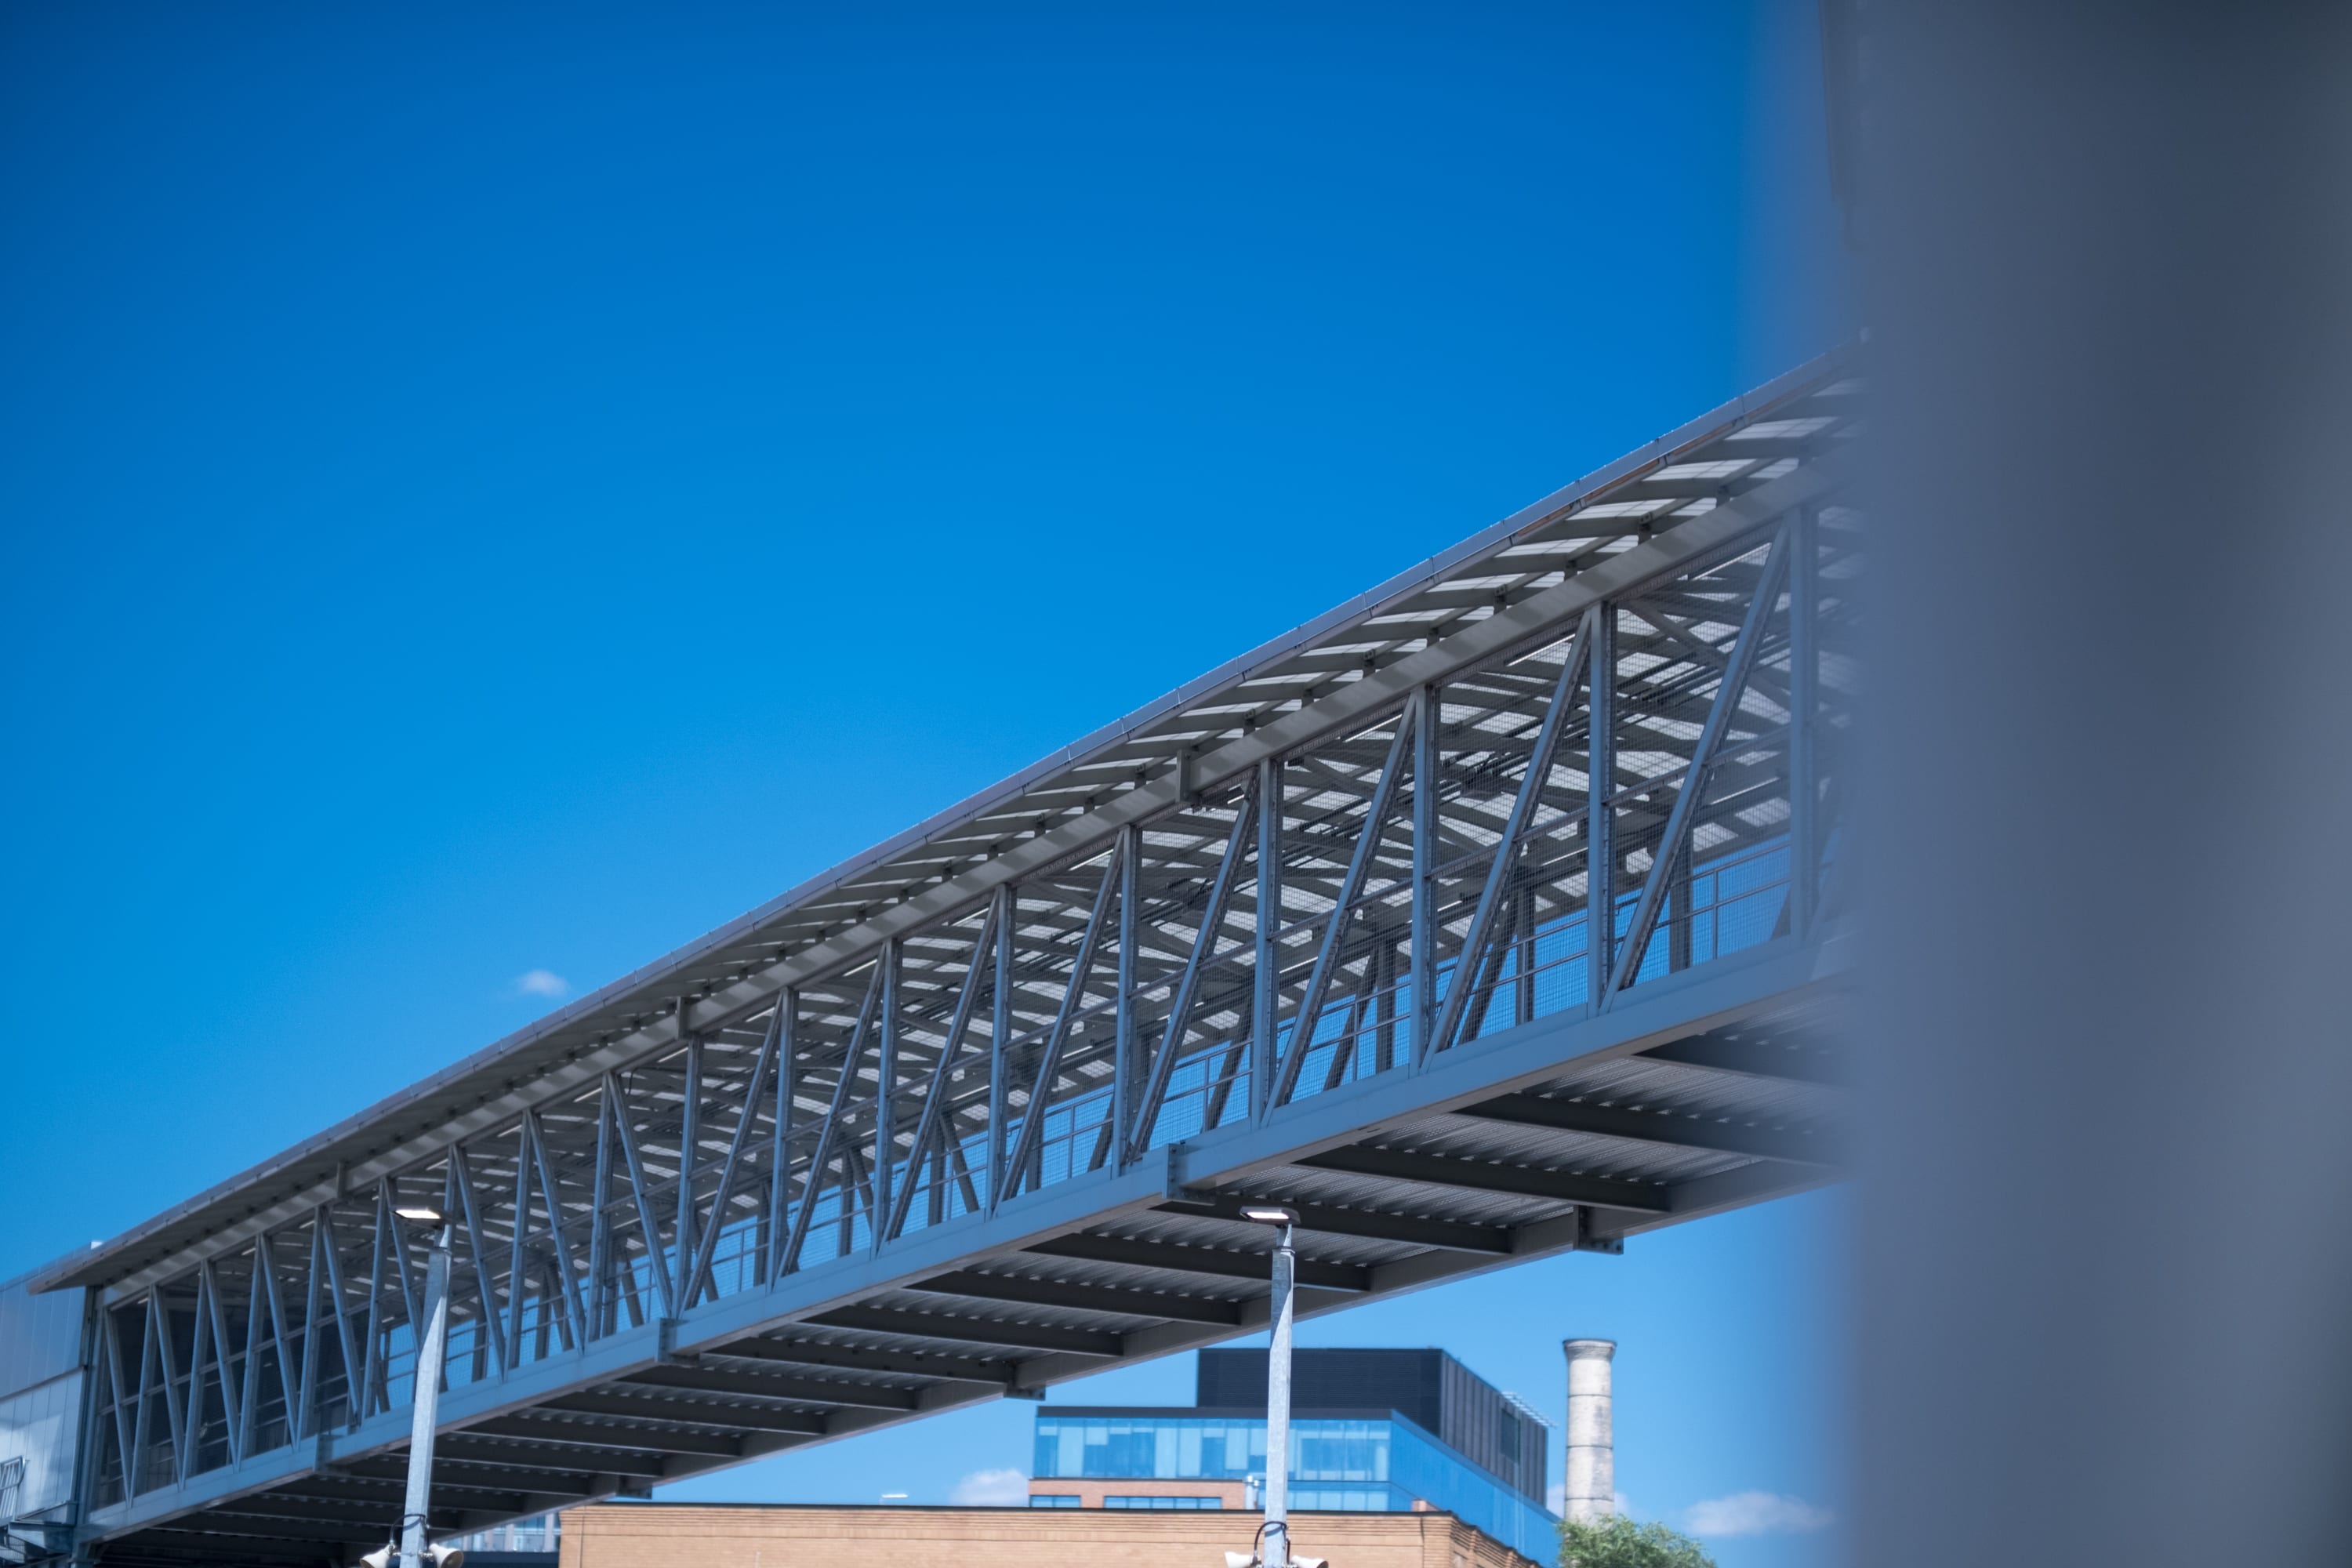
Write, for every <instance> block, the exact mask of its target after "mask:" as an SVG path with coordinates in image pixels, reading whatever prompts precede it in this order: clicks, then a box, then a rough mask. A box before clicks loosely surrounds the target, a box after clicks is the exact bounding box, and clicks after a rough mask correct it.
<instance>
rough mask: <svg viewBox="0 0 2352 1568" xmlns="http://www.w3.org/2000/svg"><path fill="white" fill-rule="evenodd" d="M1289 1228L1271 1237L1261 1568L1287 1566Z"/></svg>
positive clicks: (1292, 1254)
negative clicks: (1271, 1275)
mask: <svg viewBox="0 0 2352 1568" xmlns="http://www.w3.org/2000/svg"><path fill="white" fill-rule="evenodd" d="M1292 1228H1293V1227H1292V1226H1289V1225H1285V1226H1283V1227H1282V1228H1281V1229H1280V1230H1279V1231H1277V1232H1276V1233H1275V1234H1276V1239H1275V1243H1274V1301H1273V1312H1272V1320H1273V1321H1272V1325H1271V1326H1272V1330H1273V1331H1272V1333H1271V1334H1270V1335H1269V1336H1268V1339H1267V1343H1266V1355H1265V1532H1264V1533H1265V1545H1264V1547H1263V1548H1262V1554H1263V1557H1264V1561H1265V1565H1266V1568H1287V1565H1288V1563H1289V1562H1290V1340H1291V1330H1292V1326H1293V1321H1294V1315H1295V1314H1294V1310H1293V1305H1292V1291H1291V1283H1292V1279H1293V1277H1294V1276H1295V1275H1296V1274H1297V1252H1296V1251H1295V1250H1294V1249H1293V1247H1292V1242H1291V1233H1292Z"/></svg>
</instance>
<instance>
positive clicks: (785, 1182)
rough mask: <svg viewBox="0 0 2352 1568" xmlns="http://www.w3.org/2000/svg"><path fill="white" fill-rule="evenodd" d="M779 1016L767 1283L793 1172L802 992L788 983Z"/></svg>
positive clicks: (778, 1271) (812, 1176)
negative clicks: (796, 1073)
mask: <svg viewBox="0 0 2352 1568" xmlns="http://www.w3.org/2000/svg"><path fill="white" fill-rule="evenodd" d="M776 1006H777V1007H778V1008H779V1009H780V1010H781V1012H782V1017H780V1018H779V1019H778V1020H777V1025H776V1117H775V1128H774V1132H775V1143H774V1145H773V1148H772V1152H771V1163H770V1165H769V1169H768V1242H767V1245H766V1246H765V1247H762V1248H761V1251H762V1252H763V1253H764V1254H765V1255H766V1257H767V1259H768V1275H767V1278H768V1283H769V1284H771V1285H772V1284H774V1283H776V1282H777V1281H778V1280H779V1279H782V1278H783V1273H784V1269H783V1257H782V1254H783V1246H784V1237H785V1236H786V1234H787V1233H788V1232H789V1231H790V1229H791V1226H789V1225H788V1224H787V1219H788V1216H787V1215H786V1213H785V1209H786V1207H787V1205H789V1204H790V1202H791V1199H792V1174H793V1142H792V1136H793V1081H794V1080H793V1062H795V1061H796V1060H798V1059H799V1058H798V1046H799V1041H798V1035H799V1030H800V1017H801V994H800V991H799V988H798V987H796V986H791V985H787V986H785V987H784V990H783V994H782V995H781V996H778V997H777V998H776ZM815 1184H816V1173H815V1172H814V1171H811V1172H810V1173H809V1187H808V1191H807V1196H809V1197H814V1196H815V1195H816V1189H815Z"/></svg>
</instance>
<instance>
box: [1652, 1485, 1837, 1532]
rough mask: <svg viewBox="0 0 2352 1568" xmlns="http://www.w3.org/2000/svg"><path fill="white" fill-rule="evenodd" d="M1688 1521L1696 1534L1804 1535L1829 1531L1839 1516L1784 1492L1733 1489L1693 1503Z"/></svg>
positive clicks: (1691, 1529) (1691, 1530)
mask: <svg viewBox="0 0 2352 1568" xmlns="http://www.w3.org/2000/svg"><path fill="white" fill-rule="evenodd" d="M1687 1521H1688V1523H1689V1526H1690V1532H1691V1533H1692V1534H1693V1535H1802V1534H1804V1533H1806V1532H1807V1531H1815V1530H1827V1529H1828V1528H1829V1527H1830V1526H1831V1525H1832V1524H1834V1523H1836V1522H1837V1515H1835V1514H1833V1513H1832V1512H1831V1511H1830V1510H1827V1509H1825V1508H1818V1507H1816V1506H1814V1505H1813V1504H1811V1503H1809V1502H1807V1501H1806V1500H1804V1499H1802V1498H1798V1497H1790V1496H1788V1495H1786V1494H1785V1493H1781V1492H1733V1493H1732V1494H1731V1495H1730V1496H1729V1497H1718V1498H1709V1499H1707V1500H1706V1501H1705V1502H1700V1503H1693V1504H1692V1505H1691V1510H1690V1513H1689V1514H1688V1516H1687Z"/></svg>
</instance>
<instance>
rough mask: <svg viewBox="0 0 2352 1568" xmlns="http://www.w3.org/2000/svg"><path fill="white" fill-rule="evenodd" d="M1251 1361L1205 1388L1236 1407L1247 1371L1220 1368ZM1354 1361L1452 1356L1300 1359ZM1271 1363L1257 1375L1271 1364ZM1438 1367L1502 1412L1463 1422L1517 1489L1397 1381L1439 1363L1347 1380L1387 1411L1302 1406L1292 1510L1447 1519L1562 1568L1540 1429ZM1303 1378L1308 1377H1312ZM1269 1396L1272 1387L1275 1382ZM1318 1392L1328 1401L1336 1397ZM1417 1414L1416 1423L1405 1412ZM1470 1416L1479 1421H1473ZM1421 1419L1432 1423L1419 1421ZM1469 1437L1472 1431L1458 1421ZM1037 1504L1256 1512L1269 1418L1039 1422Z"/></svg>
mask: <svg viewBox="0 0 2352 1568" xmlns="http://www.w3.org/2000/svg"><path fill="white" fill-rule="evenodd" d="M1227 1353H1239V1354H1246V1353H1247V1352H1203V1353H1202V1362H1203V1363H1204V1367H1203V1370H1202V1376H1201V1382H1202V1385H1203V1386H1204V1387H1213V1388H1214V1389H1215V1390H1216V1391H1218V1392H1221V1393H1224V1394H1228V1396H1230V1395H1231V1394H1233V1393H1234V1392H1237V1389H1238V1380H1237V1379H1236V1377H1235V1376H1234V1373H1236V1372H1237V1371H1238V1372H1242V1373H1245V1372H1246V1370H1247V1368H1246V1365H1244V1367H1242V1368H1238V1369H1236V1368H1234V1367H1231V1366H1227V1367H1212V1366H1209V1365H1207V1364H1205V1363H1208V1362H1209V1359H1210V1357H1212V1356H1216V1355H1221V1354H1227ZM1318 1353H1319V1354H1326V1355H1339V1354H1345V1355H1348V1356H1349V1357H1352V1358H1362V1357H1365V1356H1368V1355H1369V1356H1383V1357H1387V1356H1393V1357H1412V1358H1425V1357H1431V1356H1442V1355H1443V1352H1312V1351H1307V1352H1299V1361H1300V1363H1307V1362H1308V1361H1309V1359H1310V1358H1313V1357H1315V1356H1317V1355H1318ZM1264 1361H1265V1358H1264V1354H1263V1352H1259V1353H1258V1356H1257V1364H1258V1366H1259V1367H1261V1368H1262V1367H1263V1365H1264ZM1443 1361H1444V1365H1443V1366H1440V1367H1439V1368H1437V1371H1438V1373H1440V1378H1439V1380H1438V1382H1437V1383H1434V1384H1432V1386H1433V1387H1440V1386H1443V1385H1444V1384H1445V1383H1446V1382H1448V1381H1452V1380H1458V1379H1465V1378H1466V1379H1469V1380H1470V1381H1471V1382H1472V1383H1474V1384H1476V1389H1475V1390H1469V1391H1464V1390H1458V1389H1455V1390H1451V1391H1450V1392H1452V1393H1467V1394H1475V1392H1476V1391H1477V1390H1483V1391H1484V1392H1485V1393H1486V1394H1488V1395H1491V1396H1492V1397H1491V1400H1487V1399H1478V1398H1475V1397H1471V1398H1464V1399H1456V1400H1454V1401H1453V1403H1452V1406H1451V1407H1450V1408H1453V1410H1454V1414H1455V1415H1457V1416H1461V1417H1462V1418H1463V1419H1474V1418H1475V1419H1477V1420H1478V1425H1477V1426H1476V1427H1475V1436H1477V1437H1480V1438H1484V1439H1486V1441H1485V1442H1484V1443H1483V1444H1482V1445H1480V1446H1483V1447H1487V1448H1488V1450H1489V1452H1490V1453H1494V1454H1500V1455H1507V1457H1508V1458H1509V1461H1510V1462H1509V1463H1508V1465H1507V1468H1508V1469H1510V1470H1511V1471H1512V1472H1513V1473H1512V1474H1511V1475H1510V1476H1509V1477H1508V1478H1506V1477H1505V1476H1502V1475H1498V1474H1496V1469H1495V1468H1489V1467H1488V1466H1487V1465H1482V1464H1480V1463H1477V1462H1475V1461H1474V1460H1473V1459H1472V1458H1470V1457H1469V1456H1468V1455H1467V1454H1465V1452H1464V1451H1463V1449H1464V1447H1468V1446H1470V1445H1468V1444H1465V1443H1462V1442H1459V1441H1457V1442H1448V1441H1446V1440H1445V1439H1444V1437H1442V1436H1439V1434H1438V1433H1437V1432H1436V1431H1433V1430H1432V1429H1431V1428H1432V1427H1433V1426H1444V1425H1446V1424H1447V1423H1446V1421H1445V1415H1446V1413H1447V1411H1448V1409H1449V1405H1448V1404H1447V1402H1446V1401H1445V1400H1444V1399H1439V1398H1436V1397H1434V1396H1433V1398H1432V1399H1430V1400H1426V1401H1420V1400H1416V1399H1415V1398H1414V1397H1412V1390H1411V1388H1410V1387H1409V1386H1407V1387H1403V1388H1400V1387H1399V1386H1397V1385H1396V1380H1395V1377H1394V1376H1392V1375H1390V1374H1395V1373H1415V1374H1418V1373H1423V1372H1426V1371H1427V1370H1428V1368H1427V1366H1426V1364H1425V1363H1424V1364H1423V1365H1419V1366H1416V1365H1414V1364H1413V1363H1392V1364H1390V1365H1388V1366H1385V1367H1383V1366H1380V1365H1374V1366H1372V1367H1370V1368H1369V1369H1362V1370H1366V1371H1369V1373H1370V1375H1358V1376H1353V1377H1350V1378H1349V1379H1348V1385H1349V1387H1351V1388H1352V1389H1353V1390H1354V1391H1355V1392H1356V1394H1357V1396H1358V1397H1359V1398H1362V1397H1364V1396H1365V1395H1367V1394H1400V1397H1398V1398H1395V1399H1393V1400H1391V1402H1389V1403H1388V1404H1386V1405H1380V1406H1370V1405H1356V1406H1354V1407H1352V1408H1334V1407H1332V1406H1330V1405H1312V1406H1310V1405H1305V1404H1304V1402H1303V1401H1302V1402H1301V1405H1300V1407H1298V1408H1297V1409H1295V1410H1294V1411H1293V1413H1292V1416H1291V1426H1290V1434H1291V1464H1290V1478H1291V1479H1290V1506H1291V1507H1292V1508H1294V1509H1299V1510H1318V1509H1328V1510H1344V1511H1349V1512H1370V1513H1385V1512H1409V1511H1412V1510H1431V1509H1433V1510H1441V1511H1444V1512H1446V1513H1451V1514H1453V1515H1454V1516H1455V1517H1457V1518H1459V1519H1460V1520H1461V1521H1463V1522H1464V1523H1465V1524H1468V1525H1471V1526H1473V1527H1474V1528H1475V1529H1477V1530H1479V1531H1483V1532H1485V1533H1486V1534H1487V1535H1489V1536H1491V1537H1493V1538H1494V1539H1495V1540H1496V1541H1498V1542H1502V1543H1503V1544H1504V1545H1506V1546H1508V1547H1510V1548H1511V1549H1512V1550H1514V1551H1516V1552H1521V1553H1523V1554H1525V1555H1526V1556H1528V1557H1532V1558H1534V1559H1536V1560H1537V1561H1538V1562H1540V1563H1557V1562H1558V1561H1559V1519H1558V1518H1557V1517H1556V1516H1554V1515H1553V1514H1552V1513H1550V1512H1549V1510H1546V1509H1545V1508H1544V1506H1543V1484H1544V1474H1545V1461H1544V1454H1543V1437H1544V1430H1543V1426H1542V1425H1541V1423H1540V1422H1539V1421H1538V1419H1537V1418H1536V1417H1535V1416H1534V1415H1533V1414H1532V1413H1531V1412H1528V1410H1527V1409H1526V1408H1525V1406H1523V1405H1519V1404H1518V1403H1517V1401H1514V1400H1510V1399H1508V1398H1507V1397H1506V1396H1505V1395H1502V1394H1497V1393H1496V1392H1495V1391H1494V1389H1493V1388H1492V1387H1491V1386H1490V1385H1488V1384H1485V1383H1483V1382H1481V1381H1479V1380H1477V1379H1475V1378H1472V1377H1471V1374H1469V1373H1467V1372H1466V1371H1464V1370H1463V1369H1462V1368H1461V1363H1458V1362H1455V1361H1454V1359H1453V1358H1452V1357H1450V1356H1444V1357H1443ZM1299 1370H1300V1371H1302V1372H1305V1371H1307V1368H1306V1367H1305V1365H1304V1364H1302V1366H1301V1368H1300V1369H1299ZM1320 1371H1321V1372H1322V1373H1325V1374H1327V1375H1326V1376H1323V1377H1317V1376H1312V1375H1310V1376H1302V1377H1298V1378H1297V1380H1296V1381H1297V1382H1298V1383H1300V1384H1307V1385H1308V1386H1309V1387H1310V1388H1312V1387H1315V1385H1317V1384H1322V1383H1328V1381H1329V1378H1328V1374H1329V1373H1341V1372H1343V1371H1344V1369H1341V1368H1324V1369H1320ZM1259 1387H1260V1388H1261V1389H1262V1388H1263V1387H1264V1384H1263V1383H1262V1382H1261V1383H1260V1384H1259ZM1318 1392H1324V1393H1327V1394H1328V1392H1330V1390H1329V1389H1328V1388H1324V1389H1319V1390H1318ZM1408 1404H1417V1405H1420V1408H1418V1409H1417V1410H1416V1411H1415V1412H1414V1415H1419V1416H1420V1417H1421V1419H1418V1420H1417V1419H1415V1418H1414V1415H1408V1414H1407V1413H1406V1412H1405V1411H1403V1410H1402V1409H1399V1408H1397V1406H1398V1405H1408ZM1465 1413H1469V1414H1465ZM1455 1425H1456V1426H1460V1425H1461V1422H1460V1421H1458V1420H1457V1422H1456V1423H1455ZM1031 1475H1032V1478H1033V1479H1032V1480H1031V1482H1030V1502H1031V1504H1032V1506H1034V1507H1039V1508H1087V1507H1092V1508H1150V1509H1176V1508H1187V1509H1216V1508H1231V1509H1254V1508H1257V1507H1260V1506H1262V1489H1263V1487H1264V1485H1265V1409H1264V1401H1263V1396H1262V1395H1261V1397H1260V1400H1259V1401H1258V1407H1257V1408H1255V1409H1252V1408H1248V1407H1239V1406H1233V1405H1227V1406H1223V1407H1217V1406H1209V1405H1196V1406H1193V1407H1192V1408H1189V1409H1185V1408H1173V1409H1171V1408H1166V1407H1159V1408H1153V1407H1141V1408H1132V1407H1125V1408H1113V1407H1097V1406H1082V1405H1046V1406H1045V1407H1043V1408H1041V1409H1040V1410H1039V1411H1038V1412H1037V1417H1036V1439H1035V1452H1034V1455H1033V1456H1032V1458H1031Z"/></svg>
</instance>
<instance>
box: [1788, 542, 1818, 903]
mask: <svg viewBox="0 0 2352 1568" xmlns="http://www.w3.org/2000/svg"><path fill="white" fill-rule="evenodd" d="M1816 516H1817V512H1816V509H1814V508H1812V507H1810V506H1807V507H1800V508H1798V509H1797V517H1796V521H1795V522H1794V523H1793V524H1791V525H1790V544H1791V545H1793V546H1794V549H1793V551H1792V552H1791V556H1792V558H1791V560H1790V563H1789V929H1790V931H1791V932H1792V933H1794V934H1795V935H1796V936H1797V937H1798V938H1799V939H1800V940H1801V939H1802V938H1803V937H1804V936H1805V935H1806V934H1807V933H1808V932H1810V931H1811V930H1812V929H1813V901H1814V900H1815V899H1816V898H1817V897H1818V896H1819V894H1820V889H1821V874H1820V873H1821V858H1822V847H1821V824H1820V806H1821V784H1820V781H1819V779H1818V778H1817V777H1816V775H1815V764H1816V758H1815V756H1814V753H1813V717H1814V713H1815V711H1816V710H1817V709H1818V708H1819V706H1820V685H1819V682H1820V679H1821V645H1820V643H1819V641H1818V637H1819V635H1820V626H1819V625H1818V624H1817V621H1816V616H1818V615H1819V613H1820V612H1819V607H1818V604H1817V601H1816V599H1815V592H1816V589H1817V587H1818V584H1817V582H1816V577H1817V574H1818V573H1819V570H1820V566H1821V559H1820V556H1819V555H1818V554H1817V553H1816V552H1817V550H1818V548H1819V546H1818V545H1817V543H1816V542H1815V538H1814V526H1815V519H1816Z"/></svg>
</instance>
